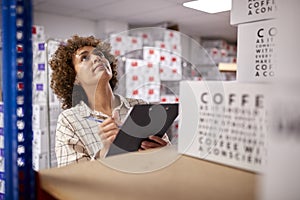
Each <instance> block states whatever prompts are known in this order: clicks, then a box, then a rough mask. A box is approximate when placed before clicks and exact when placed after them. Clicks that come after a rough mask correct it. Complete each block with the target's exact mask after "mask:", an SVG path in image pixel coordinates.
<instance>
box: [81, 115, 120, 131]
mask: <svg viewBox="0 0 300 200" xmlns="http://www.w3.org/2000/svg"><path fill="white" fill-rule="evenodd" d="M85 118H86V119H89V120H92V121H95V122H99V123H102V122H103V121H104V120H103V119H97V118H94V117H92V116H89V117H85ZM118 128H121V126H120V125H118Z"/></svg>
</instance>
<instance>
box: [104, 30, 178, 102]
mask: <svg viewBox="0 0 300 200" xmlns="http://www.w3.org/2000/svg"><path fill="white" fill-rule="evenodd" d="M160 31H161V30H160ZM153 34H154V33H153ZM153 34H151V31H150V32H149V31H145V32H143V30H141V31H139V32H134V33H133V36H129V35H127V34H126V33H121V34H118V35H111V36H110V44H111V46H112V53H113V54H114V55H115V56H124V57H125V58H126V57H127V56H128V57H129V58H127V59H126V61H125V67H124V68H125V72H124V74H123V75H122V76H121V78H120V79H121V80H122V79H125V82H126V83H125V85H126V93H125V94H124V95H125V96H127V97H132V98H141V99H144V100H147V101H149V102H163V103H174V102H178V100H179V99H178V94H177V96H176V93H175V92H174V91H173V94H166V91H165V90H164V89H165V88H166V86H169V85H170V84H168V85H165V87H161V85H164V82H165V83H166V84H167V82H177V85H178V82H179V81H180V80H182V66H181V62H182V61H181V51H182V50H181V39H180V37H181V36H180V33H179V32H177V31H172V30H164V31H162V32H161V34H160V35H161V36H160V37H161V38H156V36H154V35H153ZM155 39H157V40H155ZM128 41H130V42H128ZM141 52H142V56H141V57H142V59H136V57H139V54H138V53H141ZM129 55H130V56H129ZM132 56H135V58H133V59H131V58H132ZM177 88H178V86H177Z"/></svg>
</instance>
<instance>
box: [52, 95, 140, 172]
mask: <svg viewBox="0 0 300 200" xmlns="http://www.w3.org/2000/svg"><path fill="white" fill-rule="evenodd" d="M116 97H119V98H120V105H119V106H117V107H116V108H114V111H113V113H114V112H117V113H118V114H119V119H120V120H121V122H123V121H124V120H125V117H126V115H127V113H128V111H129V109H130V108H131V107H133V106H134V105H135V104H146V102H145V101H143V100H139V99H130V98H124V97H122V96H120V95H116ZM91 113H92V110H91V109H90V108H89V107H88V106H87V105H86V104H85V103H84V102H83V101H81V102H80V103H79V104H77V105H76V106H75V107H72V108H70V109H67V110H64V111H63V112H62V113H61V114H60V115H59V117H58V122H57V127H56V137H55V153H56V157H57V164H58V167H61V166H65V165H68V164H71V163H75V162H80V161H86V160H93V159H97V158H99V152H100V150H101V148H102V142H101V139H100V136H99V134H98V133H99V122H96V121H93V120H90V119H88V117H89V116H91Z"/></svg>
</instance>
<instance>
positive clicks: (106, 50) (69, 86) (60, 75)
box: [50, 35, 118, 109]
mask: <svg viewBox="0 0 300 200" xmlns="http://www.w3.org/2000/svg"><path fill="white" fill-rule="evenodd" d="M84 46H92V47H97V48H99V49H100V50H101V51H102V53H103V54H104V55H105V57H106V59H107V60H108V61H109V63H110V66H111V69H112V78H111V79H110V81H109V83H110V86H111V88H112V90H114V89H115V88H116V85H117V83H118V79H117V59H116V58H115V56H113V55H112V54H111V53H110V50H111V46H110V44H109V43H105V42H103V41H101V40H99V39H96V38H95V37H93V36H89V37H80V36H78V35H74V36H72V38H71V39H69V40H68V41H67V42H66V43H61V44H60V45H59V47H58V49H57V50H56V52H55V53H54V54H53V55H52V58H51V60H50V66H51V69H52V74H51V84H50V87H51V88H52V89H53V91H54V93H55V94H56V95H57V97H58V99H59V100H60V101H61V102H62V108H63V109H68V108H71V107H72V106H74V105H76V104H78V103H79V102H80V101H81V100H83V101H84V102H86V103H87V96H86V94H85V92H84V90H83V88H82V87H81V86H80V85H74V81H75V77H76V72H75V68H74V64H73V60H72V58H73V56H74V54H75V52H76V51H77V50H78V49H80V48H82V47H84Z"/></svg>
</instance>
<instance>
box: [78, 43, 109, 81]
mask: <svg viewBox="0 0 300 200" xmlns="http://www.w3.org/2000/svg"><path fill="white" fill-rule="evenodd" d="M73 64H74V67H75V72H76V74H77V77H76V79H77V80H78V81H79V83H80V84H81V85H82V86H89V85H97V84H98V82H100V81H101V82H102V81H107V82H109V80H110V79H111V78H112V71H111V67H110V64H109V62H108V60H107V59H106V58H105V56H104V55H103V53H102V52H101V51H100V50H98V49H96V48H95V47H92V46H85V47H82V48H80V49H78V50H77V51H76V52H75V54H74V56H73Z"/></svg>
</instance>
